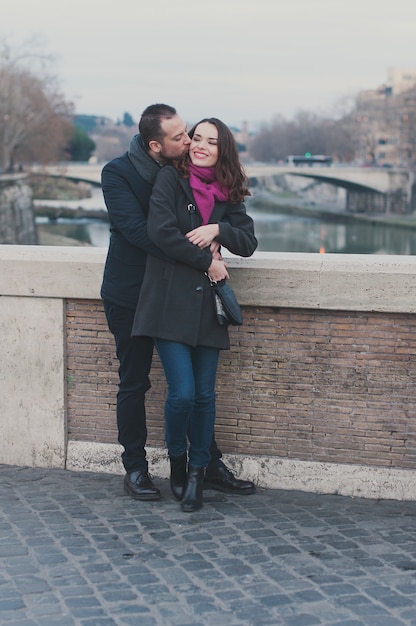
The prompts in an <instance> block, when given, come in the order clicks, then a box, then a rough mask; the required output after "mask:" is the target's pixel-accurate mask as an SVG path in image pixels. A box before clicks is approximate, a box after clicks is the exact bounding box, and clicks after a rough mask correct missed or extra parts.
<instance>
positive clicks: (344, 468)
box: [66, 441, 416, 500]
mask: <svg viewBox="0 0 416 626" xmlns="http://www.w3.org/2000/svg"><path fill="white" fill-rule="evenodd" d="M121 450H122V449H121V447H120V446H119V445H118V444H104V443H93V442H85V441H69V442H68V451H67V463H66V469H68V470H72V471H92V472H104V473H110V474H123V473H124V470H123V467H122V464H121V460H120V453H121ZM146 451H147V457H148V460H149V469H150V472H151V473H152V474H153V475H155V476H157V477H159V478H168V477H169V462H168V459H167V452H166V450H165V449H164V448H150V447H148V448H147V449H146ZM224 462H225V463H226V464H227V465H228V466H229V467H230V468H231V469H232V470H233V471H234V472H235V473H236V475H237V476H238V477H239V478H244V479H246V480H252V481H253V482H254V483H255V484H256V485H257V486H258V487H259V488H266V489H288V490H298V491H306V492H309V493H320V494H337V495H341V496H352V497H360V498H370V499H391V500H416V471H414V470H403V469H392V468H383V467H369V466H365V465H345V464H341V463H316V462H315V463H312V462H307V461H297V460H295V459H283V458H281V457H266V456H242V455H224Z"/></svg>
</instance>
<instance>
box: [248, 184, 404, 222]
mask: <svg viewBox="0 0 416 626" xmlns="http://www.w3.org/2000/svg"><path fill="white" fill-rule="evenodd" d="M246 204H247V208H248V209H249V210H250V208H252V209H258V208H260V207H261V210H262V212H265V210H266V211H268V212H270V213H271V214H278V213H279V214H282V213H283V214H285V215H297V216H299V217H309V218H316V219H326V220H329V219H331V220H333V221H334V222H336V221H338V222H342V223H344V224H347V223H354V222H362V223H366V224H384V225H387V226H391V227H393V228H412V229H416V214H415V213H411V214H410V213H409V214H406V215H385V214H377V215H375V214H364V213H351V212H349V211H347V210H346V209H342V208H335V209H334V208H333V207H331V206H325V205H324V204H319V205H318V204H315V203H311V202H308V201H306V200H303V199H302V198H301V197H299V196H297V195H295V194H293V195H291V194H287V193H280V192H278V191H276V192H273V191H256V192H255V194H254V195H253V197H251V198H248V200H247V201H246Z"/></svg>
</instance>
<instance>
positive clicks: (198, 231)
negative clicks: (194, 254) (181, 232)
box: [186, 224, 220, 248]
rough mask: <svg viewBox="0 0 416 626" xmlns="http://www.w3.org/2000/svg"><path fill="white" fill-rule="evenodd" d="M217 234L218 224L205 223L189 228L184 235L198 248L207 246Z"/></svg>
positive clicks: (218, 232) (218, 230) (218, 231)
mask: <svg viewBox="0 0 416 626" xmlns="http://www.w3.org/2000/svg"><path fill="white" fill-rule="evenodd" d="M219 234H220V227H219V225H218V224H206V225H205V226H198V228H194V229H193V230H190V231H189V233H186V237H187V238H188V239H189V241H190V242H191V243H193V244H194V245H195V246H198V248H207V247H208V246H209V245H211V243H212V241H213V240H214V239H215V237H218V235H219Z"/></svg>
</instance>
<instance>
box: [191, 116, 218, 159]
mask: <svg viewBox="0 0 416 626" xmlns="http://www.w3.org/2000/svg"><path fill="white" fill-rule="evenodd" d="M189 156H190V159H191V161H192V163H193V164H194V165H198V166H199V167H213V166H214V165H215V164H216V163H217V161H218V130H217V127H216V126H214V124H210V123H209V122H201V124H198V126H197V127H196V128H195V132H194V136H193V137H192V139H191V145H190V146H189Z"/></svg>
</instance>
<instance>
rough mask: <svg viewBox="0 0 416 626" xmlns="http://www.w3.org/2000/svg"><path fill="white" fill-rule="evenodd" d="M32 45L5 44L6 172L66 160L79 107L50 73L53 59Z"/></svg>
mask: <svg viewBox="0 0 416 626" xmlns="http://www.w3.org/2000/svg"><path fill="white" fill-rule="evenodd" d="M37 47H38V44H37V43H36V42H35V41H33V40H32V41H29V42H27V43H25V44H23V45H22V46H21V47H20V48H19V49H12V48H11V47H10V45H9V44H8V43H7V42H5V41H0V146H1V151H0V167H2V168H3V169H6V170H9V171H12V170H13V169H14V166H15V164H16V163H17V162H34V161H37V162H47V161H53V160H56V159H58V158H62V157H63V156H64V150H65V146H66V145H67V143H68V138H69V136H70V134H71V131H72V120H71V114H72V111H73V106H72V104H71V103H69V102H67V101H66V100H65V98H64V96H63V95H62V94H61V93H60V92H59V89H58V88H57V81H56V78H55V77H54V76H52V75H51V74H50V73H49V72H48V67H49V65H50V63H51V57H48V56H46V55H44V54H42V53H39V52H38V51H37Z"/></svg>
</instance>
